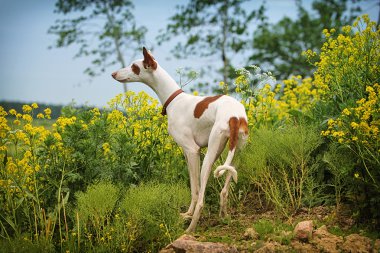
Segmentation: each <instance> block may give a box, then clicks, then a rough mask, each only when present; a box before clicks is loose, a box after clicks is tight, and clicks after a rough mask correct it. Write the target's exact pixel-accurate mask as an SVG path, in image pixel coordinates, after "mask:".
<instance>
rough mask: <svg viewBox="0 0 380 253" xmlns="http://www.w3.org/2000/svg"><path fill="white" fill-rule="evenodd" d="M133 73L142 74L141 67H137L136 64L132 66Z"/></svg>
mask: <svg viewBox="0 0 380 253" xmlns="http://www.w3.org/2000/svg"><path fill="white" fill-rule="evenodd" d="M132 72H133V73H135V74H136V75H139V74H140V67H139V66H137V65H136V64H132Z"/></svg>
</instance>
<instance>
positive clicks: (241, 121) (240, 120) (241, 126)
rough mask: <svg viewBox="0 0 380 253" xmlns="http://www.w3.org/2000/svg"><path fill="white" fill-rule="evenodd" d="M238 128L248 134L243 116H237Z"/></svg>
mask: <svg viewBox="0 0 380 253" xmlns="http://www.w3.org/2000/svg"><path fill="white" fill-rule="evenodd" d="M239 129H242V130H243V132H244V134H248V122H247V120H246V119H245V118H242V117H240V118H239Z"/></svg>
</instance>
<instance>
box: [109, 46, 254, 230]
mask: <svg viewBox="0 0 380 253" xmlns="http://www.w3.org/2000/svg"><path fill="white" fill-rule="evenodd" d="M143 55H144V59H141V60H137V61H134V62H133V63H132V64H131V65H130V66H128V67H126V68H123V69H120V70H118V71H116V72H114V73H112V77H113V78H114V79H116V80H117V81H119V82H122V83H127V82H142V83H145V84H146V85H148V86H149V87H150V88H152V89H153V90H154V91H155V92H156V94H157V96H158V98H159V99H160V101H161V103H162V104H163V110H162V114H164V115H165V114H167V115H168V130H169V134H170V135H171V136H172V137H173V138H174V140H175V141H176V142H177V143H178V145H180V146H181V147H182V149H183V152H184V154H185V157H186V160H187V164H188V169H189V174H190V186H191V204H190V207H189V209H188V211H187V212H186V213H184V214H182V215H183V216H184V217H188V218H191V219H192V220H191V223H190V226H189V227H188V229H187V232H193V231H194V230H195V227H196V226H197V223H198V220H199V217H200V215H201V211H202V208H203V205H204V195H205V190H206V184H207V181H208V178H209V175H210V172H211V168H212V165H213V163H214V162H215V160H216V159H217V158H218V157H219V156H220V154H221V152H222V151H223V149H224V148H225V146H226V142H227V140H228V139H229V151H228V155H227V159H226V161H225V163H224V165H222V166H219V167H217V168H216V170H215V171H214V175H215V176H216V177H218V176H220V175H222V174H223V173H224V172H225V171H227V177H226V181H225V184H224V187H223V189H222V191H221V193H220V215H221V216H224V215H225V214H226V213H227V197H228V188H229V183H230V180H231V177H232V178H233V179H234V181H235V182H236V181H237V172H236V170H235V168H234V167H232V166H231V162H232V159H233V157H234V153H235V150H236V148H237V147H238V146H241V145H242V144H244V143H245V140H246V139H247V137H248V123H247V115H246V113H245V109H244V106H243V105H242V104H241V103H239V102H238V101H236V100H235V99H234V98H232V97H229V96H224V95H219V96H213V97H200V96H193V95H190V94H186V93H184V92H183V91H182V90H181V89H180V88H179V86H178V85H177V83H176V82H175V81H174V80H173V78H171V77H170V76H169V74H168V73H167V72H166V71H165V70H164V69H162V68H161V67H160V65H158V63H157V62H156V60H155V59H154V58H153V56H152V55H151V53H150V52H149V51H148V50H146V48H145V47H144V48H143ZM238 144H239V145H238ZM202 147H208V149H207V153H206V155H205V157H204V160H203V164H202V168H201V170H200V149H201V148H202Z"/></svg>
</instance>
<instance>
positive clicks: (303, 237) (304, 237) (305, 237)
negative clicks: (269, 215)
mask: <svg viewBox="0 0 380 253" xmlns="http://www.w3.org/2000/svg"><path fill="white" fill-rule="evenodd" d="M294 234H295V237H296V238H297V239H298V240H300V241H303V242H307V241H309V240H310V239H311V238H312V235H313V221H312V220H307V221H301V222H299V223H298V224H297V225H296V227H295V229H294Z"/></svg>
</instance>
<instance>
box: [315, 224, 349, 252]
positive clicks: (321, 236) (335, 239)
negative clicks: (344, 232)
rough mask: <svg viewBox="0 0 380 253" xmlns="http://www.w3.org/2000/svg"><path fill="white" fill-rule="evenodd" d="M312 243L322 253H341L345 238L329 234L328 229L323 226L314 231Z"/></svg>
mask: <svg viewBox="0 0 380 253" xmlns="http://www.w3.org/2000/svg"><path fill="white" fill-rule="evenodd" d="M312 243H313V244H314V245H315V246H316V247H317V248H318V249H319V250H320V251H321V252H329V253H335V252H340V250H339V248H340V245H342V243H343V238H342V237H340V236H336V235H333V234H331V233H329V232H328V231H327V227H326V226H325V225H323V226H322V227H320V228H318V229H317V230H315V231H314V233H313V241H312Z"/></svg>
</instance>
